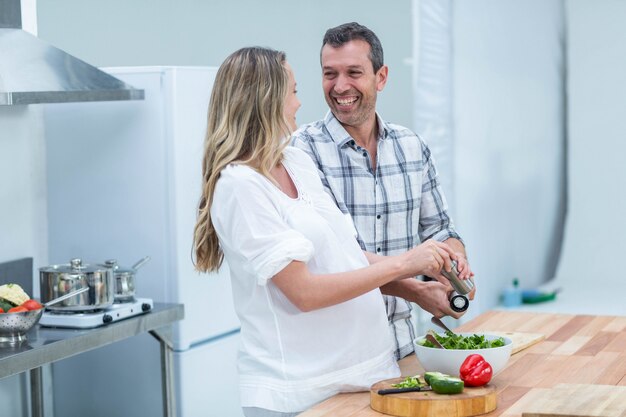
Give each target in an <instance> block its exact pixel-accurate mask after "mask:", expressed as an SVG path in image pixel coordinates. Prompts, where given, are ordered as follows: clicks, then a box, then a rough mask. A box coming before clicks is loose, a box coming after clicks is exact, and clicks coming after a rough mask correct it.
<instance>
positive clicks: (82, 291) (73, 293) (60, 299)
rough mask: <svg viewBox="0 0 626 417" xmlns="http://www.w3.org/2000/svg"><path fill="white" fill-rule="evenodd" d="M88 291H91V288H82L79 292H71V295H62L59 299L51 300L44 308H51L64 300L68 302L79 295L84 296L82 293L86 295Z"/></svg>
mask: <svg viewBox="0 0 626 417" xmlns="http://www.w3.org/2000/svg"><path fill="white" fill-rule="evenodd" d="M88 290H89V287H83V288H80V289H78V290H75V291H72V292H69V293H67V294H65V295H62V296H60V297H57V298H55V299H53V300H50V301H48V302H47V303H45V304H44V305H43V306H44V307H50V306H51V305H53V304H56V303H60V302H61V301H63V300H67V299H68V298H71V297H73V296H75V295H78V294H82V293H84V292H85V291H88Z"/></svg>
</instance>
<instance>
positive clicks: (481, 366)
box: [459, 354, 493, 387]
mask: <svg viewBox="0 0 626 417" xmlns="http://www.w3.org/2000/svg"><path fill="white" fill-rule="evenodd" d="M459 373H460V376H461V379H462V380H463V382H465V385H467V386H469V387H480V386H482V385H485V384H486V383H487V382H489V381H491V377H492V376H493V369H491V365H489V362H487V361H486V360H485V358H483V357H482V356H481V355H478V354H473V355H469V356H468V357H467V358H465V360H464V361H463V363H462V364H461V369H460V370H459Z"/></svg>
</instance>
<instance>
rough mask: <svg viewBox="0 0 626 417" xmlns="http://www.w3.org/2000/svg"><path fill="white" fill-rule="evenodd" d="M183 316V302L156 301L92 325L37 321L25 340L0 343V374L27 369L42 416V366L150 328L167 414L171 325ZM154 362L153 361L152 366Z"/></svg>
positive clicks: (34, 403)
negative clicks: (146, 310)
mask: <svg viewBox="0 0 626 417" xmlns="http://www.w3.org/2000/svg"><path fill="white" fill-rule="evenodd" d="M183 316H184V308H183V305H182V304H164V303H155V304H154V307H153V309H152V311H150V312H149V313H146V314H142V315H139V316H135V317H131V318H128V319H125V320H121V321H118V322H114V323H111V324H109V325H106V326H102V327H97V328H94V329H81V330H77V329H60V328H46V327H41V326H39V325H36V326H35V327H34V328H33V329H32V330H31V331H30V332H29V333H28V336H27V337H28V340H27V341H25V342H23V343H21V344H19V345H13V346H11V345H4V346H2V347H0V378H5V377H8V376H11V375H16V374H19V373H21V372H26V371H30V377H31V396H32V398H31V403H32V415H33V416H34V417H40V416H43V409H42V383H41V382H42V381H41V366H42V365H45V364H49V363H52V362H56V361H59V360H61V359H65V358H69V357H70V356H74V355H77V354H80V353H83V352H87V351H89V350H92V349H96V348H99V347H102V346H105V345H108V344H110V343H114V342H119V341H121V340H124V339H127V338H129V337H132V336H136V335H138V334H141V333H144V332H150V333H151V334H152V335H153V336H155V337H156V338H157V339H158V340H159V343H160V344H161V372H162V386H163V398H164V404H163V406H164V411H165V415H166V416H171V415H174V414H175V412H174V411H173V410H174V409H173V405H174V404H175V401H174V391H173V382H172V381H173V375H172V363H173V361H172V350H171V343H170V341H169V340H170V333H171V330H170V327H171V325H172V324H173V323H174V322H176V321H178V320H181V319H182V318H183ZM156 366H157V364H155V367H156Z"/></svg>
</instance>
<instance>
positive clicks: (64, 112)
mask: <svg viewBox="0 0 626 417" xmlns="http://www.w3.org/2000/svg"><path fill="white" fill-rule="evenodd" d="M105 71H107V72H109V73H111V74H114V75H115V76H116V77H118V78H120V79H122V80H123V81H124V82H126V83H128V84H130V85H132V86H134V87H136V88H141V89H144V90H145V100H143V101H128V102H98V103H68V104H54V105H48V106H46V107H45V110H44V113H45V116H44V117H45V136H46V155H47V160H46V163H47V168H46V169H47V192H48V200H47V201H48V226H49V261H50V263H54V264H57V263H68V262H69V260H70V259H71V258H75V257H80V258H82V259H83V261H84V262H88V263H94V262H103V261H105V260H106V259H117V261H118V264H120V265H122V266H131V265H133V264H134V263H135V262H136V261H137V260H139V259H141V258H143V257H144V256H146V255H148V256H150V257H151V260H150V262H148V263H147V264H146V265H145V266H143V267H142V268H141V269H139V270H138V272H137V274H136V282H135V285H136V295H137V296H138V297H147V298H151V299H153V300H154V301H155V302H169V303H183V304H184V305H185V319H184V320H183V321H181V322H180V323H178V324H177V325H176V326H175V331H174V336H173V340H174V351H175V353H174V358H175V362H174V365H175V375H176V395H177V398H176V402H177V410H178V415H179V416H181V417H193V416H220V417H228V416H233V417H236V416H241V415H242V413H241V408H240V406H239V393H238V387H237V374H236V356H237V348H238V342H239V327H240V325H239V321H238V319H237V317H236V315H235V312H234V307H233V302H232V293H231V287H230V277H229V273H228V267H227V266H226V265H225V266H224V267H222V269H221V270H220V271H219V273H217V274H199V273H197V272H196V271H195V270H194V267H193V264H192V260H191V256H192V239H193V227H194V224H195V217H196V208H197V203H198V200H199V196H200V179H201V160H202V150H203V139H204V131H205V128H206V113H207V106H208V102H209V97H210V92H211V87H212V84H213V80H214V78H215V74H216V69H215V68H200V67H125V68H108V69H107V68H105ZM52 371H53V372H52V374H53V376H52V379H53V391H54V395H53V400H54V406H53V408H54V415H55V416H57V417H58V416H67V415H90V416H92V417H97V416H103V417H104V416H106V417H111V416H131V415H133V416H156V415H162V406H161V404H162V402H161V373H160V372H161V370H160V366H159V344H158V343H157V342H156V340H154V339H152V337H151V336H150V335H147V334H145V335H140V336H137V337H134V338H132V339H129V340H126V341H123V342H119V343H115V344H112V345H109V346H107V347H105V348H101V349H98V350H96V351H92V352H89V353H87V354H84V355H80V356H78V357H75V358H70V359H67V360H64V361H61V362H58V363H57V364H55V365H54V366H53V369H52Z"/></svg>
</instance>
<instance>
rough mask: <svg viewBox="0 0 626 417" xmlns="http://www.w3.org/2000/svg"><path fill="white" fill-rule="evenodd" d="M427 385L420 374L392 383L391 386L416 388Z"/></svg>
mask: <svg viewBox="0 0 626 417" xmlns="http://www.w3.org/2000/svg"><path fill="white" fill-rule="evenodd" d="M424 385H426V384H425V383H423V382H422V381H421V380H420V376H419V375H414V376H407V377H406V378H404V380H402V381H400V382H398V383H397V384H392V385H391V386H392V387H394V388H416V387H423V386H424Z"/></svg>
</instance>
